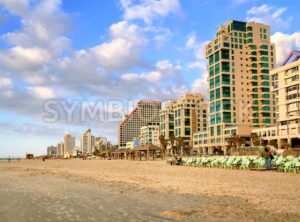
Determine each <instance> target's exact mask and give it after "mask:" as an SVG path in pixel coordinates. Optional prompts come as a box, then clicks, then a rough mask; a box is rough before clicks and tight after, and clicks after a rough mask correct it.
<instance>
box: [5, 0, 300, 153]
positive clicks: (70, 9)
mask: <svg viewBox="0 0 300 222" xmlns="http://www.w3.org/2000/svg"><path fill="white" fill-rule="evenodd" d="M299 11H300V3H299V1H297V0H286V1H274V0H273V1H271V0H269V1H262V0H218V1H217V0H216V1H212V0H202V1H199V0H181V1H180V0H101V1H99V0H89V1H83V0H0V92H1V93H0V156H8V155H12V156H22V155H24V154H25V153H26V152H33V153H35V154H42V153H45V151H46V147H47V146H48V145H51V144H53V145H55V144H57V143H58V142H60V141H61V140H62V139H63V135H64V133H67V132H70V133H72V134H73V135H74V136H76V137H77V138H78V136H79V135H80V133H82V132H83V131H84V130H85V129H86V128H92V130H93V131H94V133H95V134H96V135H99V136H100V135H101V136H107V137H108V138H109V139H110V140H112V141H113V142H116V141H117V125H118V121H119V118H120V116H118V115H117V116H116V117H115V118H109V116H113V115H115V114H116V112H117V111H116V110H117V109H116V106H115V105H113V104H119V107H118V108H119V114H120V113H126V112H128V110H129V108H128V107H131V106H132V103H134V102H135V101H137V100H139V99H156V100H163V101H164V100H168V99H172V98H176V97H179V96H180V95H182V93H184V92H188V91H195V92H201V93H203V94H204V95H205V94H206V93H207V84H206V60H205V57H204V55H203V46H204V45H205V42H207V41H208V40H210V39H212V38H214V36H215V31H216V30H217V28H218V27H219V26H220V25H221V24H225V23H226V21H227V20H229V19H235V20H242V21H257V22H262V23H266V24H269V25H270V26H271V30H272V33H271V34H272V41H273V42H274V43H275V44H276V52H277V62H278V63H279V62H280V61H282V59H283V58H284V57H285V56H286V54H287V53H288V52H289V51H290V50H291V49H293V48H300V27H299V26H300V25H299V21H298V19H297V15H298V13H299ZM47 102H50V103H51V102H52V103H53V102H54V103H53V104H52V105H51V106H50V107H52V108H53V109H55V112H57V113H58V114H59V116H58V118H54V119H52V121H50V122H49V121H46V120H45V118H46V117H49V115H50V113H49V110H45V107H46V106H45V104H47ZM64 104H65V105H64ZM66 104H68V105H69V106H66ZM72 104H73V105H74V106H73V107H71V105H72ZM99 104H100V105H99ZM101 104H103V105H101ZM66 107H67V108H68V107H69V108H70V107H71V108H72V109H73V111H74V113H73V114H74V115H73V116H72V118H71V119H68V118H67V117H68V115H67V112H66ZM83 107H85V108H86V107H93V108H95V107H97V108H99V111H100V112H102V114H103V115H104V114H105V116H104V117H103V119H102V120H100V119H101V118H100V119H98V118H96V117H97V116H94V118H83V119H82V112H80V111H82V109H83ZM48 108H49V107H48ZM120 110H121V112H120ZM50 111H51V110H50ZM52 111H53V110H52ZM69 111H70V109H69ZM50 116H51V115H50ZM77 145H79V142H78V141H77Z"/></svg>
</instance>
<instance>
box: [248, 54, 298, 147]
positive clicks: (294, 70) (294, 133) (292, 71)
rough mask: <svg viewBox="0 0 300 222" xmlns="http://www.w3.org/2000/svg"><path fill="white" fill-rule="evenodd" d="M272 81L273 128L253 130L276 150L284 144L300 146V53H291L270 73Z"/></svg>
mask: <svg viewBox="0 0 300 222" xmlns="http://www.w3.org/2000/svg"><path fill="white" fill-rule="evenodd" d="M271 75H272V79H273V80H274V83H273V89H272V92H273V94H274V96H275V100H276V119H277V124H276V126H274V127H265V128H262V129H255V130H253V132H254V133H256V134H257V135H258V136H259V137H261V138H263V139H264V140H267V141H269V142H270V141H272V140H274V141H275V143H273V144H276V145H277V147H278V148H281V145H282V143H284V142H286V143H288V144H290V145H291V147H299V146H300V80H299V78H300V51H296V50H294V51H292V52H291V53H290V54H289V55H288V56H287V58H286V59H285V61H284V62H283V63H282V65H281V67H279V68H277V69H275V70H273V71H272V72H271Z"/></svg>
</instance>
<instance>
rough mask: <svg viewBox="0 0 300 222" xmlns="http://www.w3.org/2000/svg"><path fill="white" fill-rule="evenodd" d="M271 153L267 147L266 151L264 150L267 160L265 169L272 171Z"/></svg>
mask: <svg viewBox="0 0 300 222" xmlns="http://www.w3.org/2000/svg"><path fill="white" fill-rule="evenodd" d="M271 155H272V154H271V151H270V150H269V148H268V147H265V150H264V154H263V156H264V158H265V168H266V169H270V168H271Z"/></svg>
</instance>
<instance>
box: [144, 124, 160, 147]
mask: <svg viewBox="0 0 300 222" xmlns="http://www.w3.org/2000/svg"><path fill="white" fill-rule="evenodd" d="M159 135H160V134H159V124H157V125H150V126H149V125H148V126H143V127H142V128H141V133H140V144H141V145H147V144H153V145H155V146H160V142H159Z"/></svg>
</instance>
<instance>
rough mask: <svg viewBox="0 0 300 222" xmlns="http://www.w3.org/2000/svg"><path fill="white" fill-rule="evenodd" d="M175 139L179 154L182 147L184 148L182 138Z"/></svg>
mask: <svg viewBox="0 0 300 222" xmlns="http://www.w3.org/2000/svg"><path fill="white" fill-rule="evenodd" d="M175 140H176V143H177V147H178V149H179V150H181V155H182V154H183V149H184V140H183V138H182V137H176V138H175Z"/></svg>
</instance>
